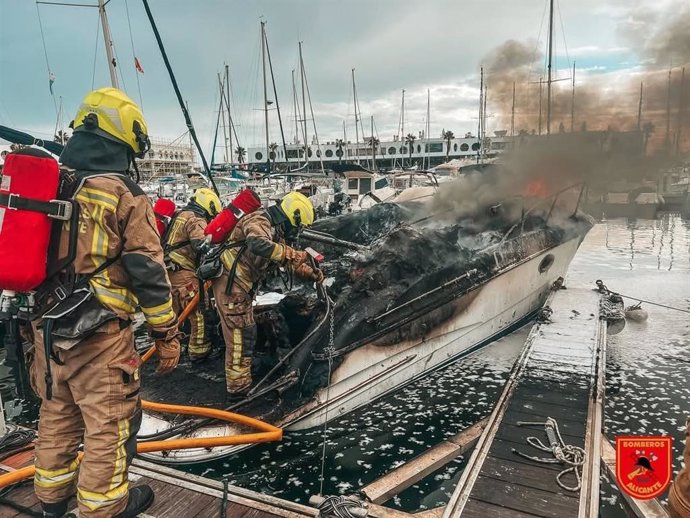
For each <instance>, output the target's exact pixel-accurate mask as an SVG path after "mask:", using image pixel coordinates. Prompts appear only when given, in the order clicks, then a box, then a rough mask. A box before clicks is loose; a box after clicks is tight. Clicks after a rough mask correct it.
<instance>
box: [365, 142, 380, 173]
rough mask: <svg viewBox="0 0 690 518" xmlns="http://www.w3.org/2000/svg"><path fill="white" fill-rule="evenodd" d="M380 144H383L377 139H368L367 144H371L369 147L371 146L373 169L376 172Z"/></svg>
mask: <svg viewBox="0 0 690 518" xmlns="http://www.w3.org/2000/svg"><path fill="white" fill-rule="evenodd" d="M380 143H381V142H380V141H379V139H377V138H376V137H369V138H368V139H367V144H369V146H371V155H372V165H373V167H372V168H373V169H374V171H376V148H377V147H379V144H380Z"/></svg>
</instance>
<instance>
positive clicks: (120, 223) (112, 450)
mask: <svg viewBox="0 0 690 518" xmlns="http://www.w3.org/2000/svg"><path fill="white" fill-rule="evenodd" d="M73 127H74V133H73V136H72V138H71V139H70V140H69V142H68V143H67V145H66V147H65V149H64V151H63V153H62V155H61V156H60V162H61V163H62V166H63V171H64V172H63V175H67V176H66V177H72V178H81V180H79V182H78V183H77V185H76V186H75V191H74V192H75V194H74V200H75V201H76V203H77V205H78V207H79V222H78V226H77V227H78V228H76V229H74V228H68V227H63V231H62V233H61V238H60V249H61V250H62V249H64V248H65V247H66V246H67V243H68V242H69V237H70V236H72V235H73V234H74V232H75V231H76V234H77V243H76V252H77V253H76V257H75V259H74V261H73V262H72V263H71V266H69V267H67V268H66V269H65V270H64V271H63V273H62V274H60V275H58V276H57V278H58V279H60V282H62V281H64V282H65V283H64V284H59V286H61V288H60V289H58V288H55V289H53V283H52V282H49V283H48V286H46V287H45V288H43V287H42V288H41V289H39V292H38V293H41V294H45V299H46V300H47V302H46V307H47V308H48V309H47V310H43V309H42V310H40V311H39V316H40V317H41V318H38V319H37V320H36V321H35V322H34V330H35V334H36V340H35V345H36V347H35V349H36V353H35V354H36V357H35V362H34V364H33V365H32V369H31V380H32V385H33V387H34V390H35V391H36V393H37V394H38V395H39V397H40V398H41V399H42V401H41V409H40V419H39V425H38V440H37V442H36V474H35V477H34V488H35V491H36V495H37V496H38V499H39V500H40V501H41V505H42V507H43V513H44V514H43V516H45V517H59V516H63V515H64V514H65V513H66V512H67V504H68V500H69V498H70V497H71V496H73V495H74V493H75V489H76V495H77V501H78V505H79V514H80V516H82V517H84V518H111V517H117V518H126V517H134V516H136V515H137V514H139V513H141V512H143V511H144V510H145V509H147V508H148V507H149V506H150V505H151V503H152V502H153V498H154V495H153V491H152V490H151V488H150V487H148V486H146V485H141V486H138V487H134V488H131V489H130V488H129V484H128V475H127V470H128V466H129V464H130V462H131V459H132V457H133V455H134V453H135V451H136V435H137V431H138V430H139V426H140V424H141V417H142V414H141V401H140V398H139V383H140V381H139V367H140V364H141V359H140V357H139V355H138V354H137V352H136V351H135V349H134V337H133V333H132V326H131V323H132V318H133V315H134V313H135V311H137V308H140V309H141V311H142V313H143V315H144V317H145V319H146V321H147V324H148V327H149V333H150V335H151V337H152V338H153V339H154V340H155V344H156V349H157V351H158V357H159V366H158V370H157V372H159V373H166V372H170V371H171V370H173V369H174V368H175V367H176V365H177V362H178V359H179V354H180V344H179V342H178V339H177V319H176V317H175V312H174V311H173V306H172V297H171V293H170V283H169V281H168V277H167V273H166V270H165V265H164V262H163V250H162V248H161V244H160V240H159V237H158V233H157V231H156V222H155V218H154V215H153V209H152V207H151V204H150V202H149V201H148V199H147V197H146V194H145V193H144V191H143V190H142V189H141V188H140V187H139V186H138V185H137V184H136V183H135V182H134V181H133V180H131V179H130V177H129V175H128V173H127V171H128V170H129V169H130V167H131V165H133V164H134V157H135V156H143V154H144V153H145V152H146V150H147V149H148V147H149V144H148V137H147V127H146V122H145V121H144V118H143V115H142V113H141V111H140V109H139V107H138V106H137V105H136V104H135V103H134V102H133V101H132V100H131V99H130V98H129V97H127V96H126V95H125V94H124V93H123V92H121V91H120V90H117V89H115V88H102V89H99V90H95V91H93V92H91V93H89V94H88V95H87V96H86V97H85V98H84V100H83V102H82V104H81V106H80V108H79V110H78V112H77V115H76V117H75V119H74V122H73ZM75 276H76V279H77V285H79V280H80V279H81V280H84V279H88V281H87V282H85V283H83V285H84V286H85V287H86V288H85V289H84V290H83V291H88V292H90V293H91V294H92V297H91V298H87V299H86V300H87V301H86V302H84V303H82V304H81V305H75V308H74V309H73V310H72V311H70V312H69V313H68V314H67V315H66V316H65V317H64V318H63V317H61V318H62V320H61V319H56V320H55V321H54V328H57V327H58V326H60V325H61V322H62V324H63V325H64V324H65V322H68V323H69V325H70V326H71V325H74V329H73V330H77V329H87V328H91V330H90V332H88V333H86V332H85V333H84V334H82V335H79V336H77V337H76V338H75V339H74V340H73V341H72V343H70V342H64V343H63V342H62V341H61V340H60V339H58V338H59V335H56V334H55V333H56V331H54V330H53V331H46V329H48V327H47V326H48V323H49V322H50V316H49V315H52V314H54V313H55V308H56V307H57V308H58V309H60V307H61V306H62V305H63V304H65V303H67V302H69V301H71V300H72V299H73V296H74V295H76V294H77V292H76V291H73V292H72V295H69V296H67V298H64V295H65V286H68V284H66V283H67V280H66V279H73V278H75ZM56 282H57V281H56ZM56 285H57V284H56ZM42 298H43V297H42ZM59 300H61V301H62V302H59V303H57V306H56V304H55V301H59ZM46 340H49V342H48V344H51V343H52V345H48V347H46ZM45 349H48V350H49V351H50V357H47V354H46V352H45ZM82 443H83V445H84V456H83V458H82V459H81V461H80V460H79V458H78V456H77V453H78V450H79V447H80V444H82Z"/></svg>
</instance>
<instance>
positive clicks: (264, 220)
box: [221, 210, 287, 293]
mask: <svg viewBox="0 0 690 518" xmlns="http://www.w3.org/2000/svg"><path fill="white" fill-rule="evenodd" d="M228 242H229V243H230V244H233V243H235V244H242V246H233V247H231V248H229V249H228V250H225V251H224V252H223V255H222V256H221V260H222V261H223V266H225V268H226V269H227V270H228V271H229V272H232V271H233V265H234V264H235V263H237V264H236V266H234V268H235V276H234V279H231V282H234V283H237V284H238V285H239V286H240V287H241V288H242V289H243V290H244V291H246V292H247V293H249V292H250V291H251V290H252V288H253V286H254V285H255V284H256V283H258V282H259V281H260V280H261V279H262V278H263V276H264V275H265V274H266V271H267V270H268V269H269V268H270V266H271V265H272V263H278V264H282V263H284V262H285V251H286V248H287V246H286V245H285V244H284V242H283V239H282V236H280V235H279V234H278V231H277V230H276V228H275V227H273V225H271V220H270V218H269V216H268V214H267V213H266V212H265V211H263V210H258V211H256V212H252V213H251V214H248V215H246V216H244V217H243V218H241V219H240V220H239V222H238V223H237V226H236V227H235V228H234V229H233V231H232V233H231V234H230V237H229V239H228Z"/></svg>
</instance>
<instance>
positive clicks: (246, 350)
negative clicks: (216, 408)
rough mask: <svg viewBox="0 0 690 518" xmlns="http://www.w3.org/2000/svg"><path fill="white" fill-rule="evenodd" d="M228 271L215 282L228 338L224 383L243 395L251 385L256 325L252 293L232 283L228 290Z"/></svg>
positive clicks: (222, 324)
mask: <svg viewBox="0 0 690 518" xmlns="http://www.w3.org/2000/svg"><path fill="white" fill-rule="evenodd" d="M227 284H228V273H227V272H225V271H224V272H223V275H221V276H220V277H219V278H217V279H215V280H214V281H213V296H214V297H215V299H216V307H217V309H218V315H219V316H220V324H221V327H222V328H223V339H224V341H225V385H226V389H227V391H228V392H229V393H232V394H242V393H244V392H247V391H248V390H249V388H250V387H251V385H252V355H253V353H254V346H255V345H256V337H257V331H256V324H255V322H254V310H253V308H252V296H251V295H250V294H249V293H247V292H246V291H245V290H244V289H242V288H241V287H240V286H239V285H238V284H237V283H236V282H235V283H233V285H232V288H231V290H230V294H226V293H225V289H226V286H227Z"/></svg>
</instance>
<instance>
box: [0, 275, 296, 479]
mask: <svg viewBox="0 0 690 518" xmlns="http://www.w3.org/2000/svg"><path fill="white" fill-rule="evenodd" d="M210 286H211V283H210V282H209V281H207V282H206V285H205V289H209V288H210ZM198 304H199V293H197V294H196V295H195V296H194V297H193V298H192V300H190V301H189V304H187V307H185V308H184V310H183V311H182V313H180V316H179V317H178V321H179V323H180V324H181V323H182V322H184V321H185V320H186V319H187V318H188V317H189V315H191V314H192V311H194V310H195V309H196V307H197V305H198ZM155 352H156V347H155V346H154V347H151V348H150V349H149V350H148V351H146V353H145V354H144V355H143V356H142V357H141V359H142V361H144V362H146V361H147V360H148V359H150V358H151V357H152V356H153V355H154V353H155ZM141 406H142V408H143V409H144V410H152V411H154V412H163V413H170V414H182V415H194V416H198V417H210V418H213V419H218V420H220V421H226V422H230V423H237V424H241V425H244V426H249V427H252V428H255V429H257V430H259V432H255V433H245V434H240V435H224V436H221V437H192V438H188V439H168V440H164V441H150V442H142V443H138V444H137V453H150V452H153V451H167V450H188V449H193V448H214V447H217V446H235V445H238V444H255V443H261V442H272V441H280V440H281V439H282V438H283V430H282V428H278V427H276V426H273V425H272V424H268V423H264V422H263V421H259V420H258V419H254V418H253V417H248V416H244V415H241V414H235V413H234V412H228V411H226V410H219V409H217V408H203V407H194V406H183V405H169V404H167V403H154V402H153V401H146V400H143V399H142V400H141ZM78 456H79V459H81V458H82V457H83V456H84V453H83V452H80V453H79V455H78ZM35 472H36V467H35V466H27V467H25V468H21V469H18V470H15V471H12V472H10V473H5V474H2V475H0V489H2V488H4V487H7V486H11V485H12V484H16V483H18V482H21V481H22V480H26V479H28V478H31V477H33V476H34V473H35Z"/></svg>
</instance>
